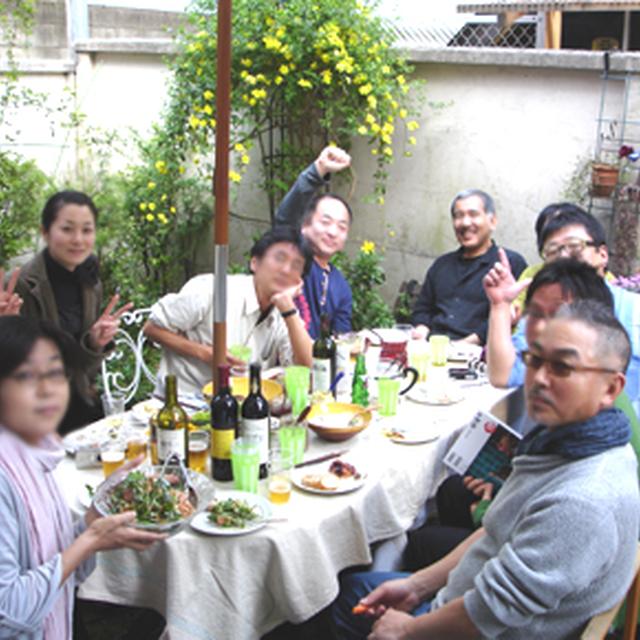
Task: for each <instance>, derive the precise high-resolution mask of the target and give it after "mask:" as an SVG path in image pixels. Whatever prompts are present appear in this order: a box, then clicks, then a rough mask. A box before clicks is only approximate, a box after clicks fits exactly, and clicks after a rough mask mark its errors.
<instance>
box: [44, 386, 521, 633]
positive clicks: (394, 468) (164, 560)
mask: <svg viewBox="0 0 640 640" xmlns="http://www.w3.org/2000/svg"><path fill="white" fill-rule="evenodd" d="M459 384H460V385H461V386H460V388H459V390H460V392H461V395H462V399H460V400H459V401H458V402H456V403H455V404H451V405H448V406H431V405H426V404H421V403H417V402H413V401H411V400H409V399H403V401H402V402H401V403H400V405H399V407H398V413H397V415H396V416H394V417H391V418H380V417H377V416H376V417H375V418H374V420H373V421H372V423H371V424H370V425H369V427H368V428H367V429H366V430H364V431H362V432H361V433H360V434H358V435H356V436H355V437H353V438H352V439H351V440H349V441H347V442H343V443H333V442H326V441H323V440H321V439H319V438H318V437H317V436H316V435H315V434H312V433H310V434H309V447H308V450H307V451H306V452H305V459H312V458H316V457H318V456H322V455H323V454H325V453H330V452H334V451H337V450H338V451H339V450H344V449H347V450H348V453H347V454H345V456H344V457H345V459H348V460H349V461H352V462H353V463H354V464H355V465H356V467H357V468H358V469H359V470H361V471H362V472H364V473H366V480H365V482H364V484H363V486H362V487H361V488H359V489H358V490H357V491H353V492H351V493H346V494H340V495H317V494H313V493H309V492H305V491H301V490H298V489H294V490H293V492H292V495H291V499H290V501H289V502H288V503H287V504H284V505H274V506H273V519H272V521H271V522H270V523H269V524H268V525H267V526H265V527H264V528H261V529H260V530H256V531H253V532H251V533H248V534H246V535H240V536H233V537H227V536H208V535H205V534H202V533H199V532H197V531H195V530H193V529H192V528H190V526H188V525H185V526H183V527H182V528H181V529H180V530H179V532H178V533H176V534H174V535H172V536H170V537H169V538H168V539H167V540H165V541H163V542H162V543H159V544H156V545H154V546H153V547H151V548H150V549H148V550H146V551H144V552H142V553H138V552H134V551H131V550H128V549H123V550H118V551H109V552H103V553H100V554H98V561H97V567H96V569H95V571H94V572H93V574H92V575H91V576H90V577H89V578H88V579H87V581H86V582H85V583H84V584H83V585H82V586H81V587H80V590H79V596H80V597H81V598H87V599H90V600H98V601H104V602H110V603H116V604H123V605H130V606H141V607H151V608H153V609H155V610H157V611H158V612H160V613H161V614H162V615H163V616H164V617H165V618H166V621H167V628H166V631H165V635H164V636H163V637H164V638H170V639H171V640H187V639H189V640H192V639H194V638H195V639H201V640H227V639H229V640H256V639H258V638H260V637H261V636H262V635H264V634H265V633H267V632H268V631H270V630H271V629H273V628H275V627H276V626H278V625H279V624H281V623H283V622H285V621H289V622H292V623H301V622H303V621H305V620H308V619H309V618H311V617H312V616H314V615H315V614H317V613H318V612H319V611H321V610H322V609H323V608H325V607H326V606H327V605H329V604H330V603H331V602H332V601H333V600H334V599H335V597H336V596H337V594H338V589H339V585H338V574H339V573H340V572H341V571H342V570H343V569H346V568H347V567H352V566H360V565H368V564H370V563H371V561H372V552H371V545H372V544H374V543H376V542H380V541H383V540H387V539H392V538H395V537H397V536H398V535H400V534H402V533H403V532H405V531H406V530H407V529H408V528H409V527H410V526H411V524H412V522H413V521H414V519H415V517H416V515H417V514H418V513H419V512H420V510H421V508H422V507H423V505H424V504H425V501H426V500H427V499H428V498H430V497H432V496H433V495H434V494H435V491H436V489H437V487H438V485H439V483H440V482H441V480H442V479H443V478H444V477H445V475H446V470H445V467H444V465H443V463H442V460H443V458H444V455H445V453H446V451H447V450H448V449H449V447H450V446H451V444H452V442H453V440H454V439H455V437H456V436H457V434H459V433H460V431H461V429H462V428H463V427H464V425H465V424H467V423H468V422H469V421H470V420H471V418H472V417H473V415H474V414H475V412H476V411H478V410H491V409H492V407H494V405H496V404H497V403H499V402H500V401H504V399H505V398H506V397H507V395H508V394H509V390H505V389H496V388H494V387H492V386H491V385H490V384H489V383H487V382H485V383H483V384H478V383H477V382H476V383H467V384H466V385H465V384H464V383H459ZM497 417H500V418H504V417H506V416H500V415H499V416H497ZM408 424H410V425H414V426H415V427H416V428H418V429H420V428H422V427H424V428H425V429H428V430H430V432H431V433H435V435H437V439H435V440H432V441H430V442H426V443H423V444H401V443H398V442H394V441H392V440H391V439H390V438H389V437H388V435H387V434H388V433H389V431H390V430H393V428H394V426H398V425H408ZM56 473H57V479H58V481H59V483H60V484H61V486H62V488H63V491H64V493H65V495H66V497H67V499H68V501H69V504H70V505H71V506H72V509H73V510H74V511H76V512H77V513H81V511H82V507H81V505H80V501H79V495H80V492H81V491H83V490H84V489H83V487H84V484H85V483H87V482H89V483H93V484H95V483H97V482H98V481H99V479H100V478H101V474H102V471H101V470H99V469H83V470H79V469H77V468H76V465H75V464H74V461H73V459H72V458H71V457H67V459H66V460H65V461H63V463H62V464H61V465H60V466H59V468H58V470H57V472H56ZM214 484H215V486H216V488H217V489H218V490H221V491H224V490H225V489H231V488H232V486H230V485H231V484H232V483H220V482H215V483H214ZM260 484H261V487H260V492H261V493H262V494H263V495H266V482H265V481H261V483H260Z"/></svg>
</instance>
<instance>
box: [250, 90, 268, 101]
mask: <svg viewBox="0 0 640 640" xmlns="http://www.w3.org/2000/svg"><path fill="white" fill-rule="evenodd" d="M251 95H252V96H253V97H254V98H255V99H256V100H264V99H265V98H266V97H267V92H266V91H265V90H264V89H253V91H252V92H251Z"/></svg>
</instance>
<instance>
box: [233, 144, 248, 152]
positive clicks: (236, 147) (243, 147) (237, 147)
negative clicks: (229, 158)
mask: <svg viewBox="0 0 640 640" xmlns="http://www.w3.org/2000/svg"><path fill="white" fill-rule="evenodd" d="M233 148H234V149H235V150H236V151H237V152H238V153H241V152H242V151H244V150H245V149H246V147H245V146H244V145H243V144H242V142H236V143H235V144H234V145H233Z"/></svg>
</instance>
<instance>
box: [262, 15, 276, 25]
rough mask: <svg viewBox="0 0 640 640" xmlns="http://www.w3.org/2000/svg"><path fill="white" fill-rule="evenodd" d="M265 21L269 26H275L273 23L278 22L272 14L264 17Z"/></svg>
mask: <svg viewBox="0 0 640 640" xmlns="http://www.w3.org/2000/svg"><path fill="white" fill-rule="evenodd" d="M264 23H265V24H266V25H267V27H273V25H274V24H275V23H276V21H275V20H274V19H273V18H272V17H271V16H267V17H266V18H265V19H264Z"/></svg>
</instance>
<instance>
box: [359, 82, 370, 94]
mask: <svg viewBox="0 0 640 640" xmlns="http://www.w3.org/2000/svg"><path fill="white" fill-rule="evenodd" d="M372 89H373V87H372V86H371V83H370V82H367V84H363V85H362V86H361V87H360V88H359V89H358V91H359V93H360V94H362V95H363V96H366V95H368V94H370V93H371V90H372Z"/></svg>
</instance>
